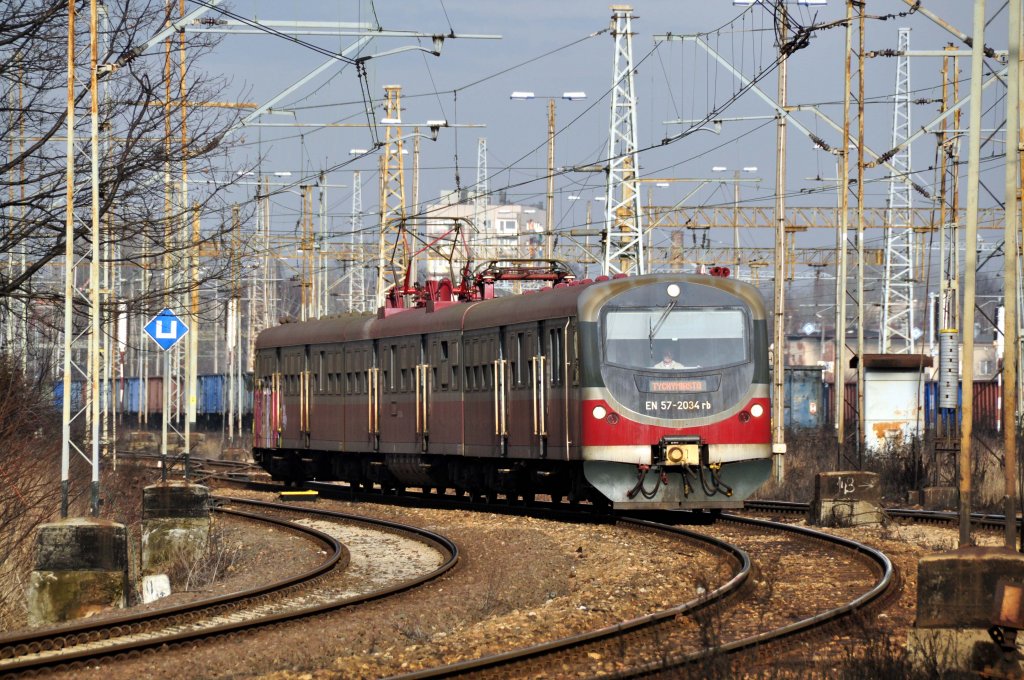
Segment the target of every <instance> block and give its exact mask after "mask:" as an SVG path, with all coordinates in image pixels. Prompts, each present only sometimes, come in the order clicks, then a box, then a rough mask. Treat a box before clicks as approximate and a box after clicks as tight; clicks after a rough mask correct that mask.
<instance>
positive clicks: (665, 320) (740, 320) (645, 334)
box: [603, 307, 747, 370]
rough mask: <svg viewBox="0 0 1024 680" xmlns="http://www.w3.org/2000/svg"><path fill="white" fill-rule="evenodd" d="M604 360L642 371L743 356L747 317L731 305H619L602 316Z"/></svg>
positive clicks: (696, 366) (710, 364) (703, 365)
mask: <svg viewBox="0 0 1024 680" xmlns="http://www.w3.org/2000/svg"><path fill="white" fill-rule="evenodd" d="M603 325H604V329H603V335H604V352H605V359H606V361H608V363H612V364H617V365H619V366H625V367H628V368H640V369H648V370H652V369H653V370H658V369H662V370H706V369H709V368H719V367H722V366H729V365H731V364H737V363H742V362H744V361H746V360H747V319H746V315H745V314H744V312H743V310H742V309H739V308H735V307H683V308H679V307H676V308H673V307H666V308H664V309H629V310H624V309H619V310H611V311H609V312H608V313H607V314H606V315H605V318H604V324H603Z"/></svg>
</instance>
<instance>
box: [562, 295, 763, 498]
mask: <svg viewBox="0 0 1024 680" xmlns="http://www.w3.org/2000/svg"><path fill="white" fill-rule="evenodd" d="M589 292H590V295H588V296H586V297H584V298H583V299H581V304H580V319H581V322H580V327H581V342H582V343H583V345H584V346H585V350H584V351H583V352H582V354H583V356H584V357H586V358H588V360H586V361H584V364H583V383H584V388H583V395H582V397H583V398H582V401H581V417H582V421H583V431H582V444H583V446H582V457H583V460H584V463H583V467H584V474H585V476H586V478H587V481H588V482H589V483H590V484H591V485H592V486H594V487H595V488H596V489H597V490H598V491H600V492H601V493H602V494H603V495H604V496H605V497H607V498H608V499H609V500H610V501H611V502H612V503H613V506H614V507H615V508H647V509H671V508H681V509H723V508H735V507H741V506H742V502H743V500H744V499H745V498H746V497H748V496H749V495H750V494H751V493H753V492H754V491H755V490H756V489H757V488H758V487H759V486H760V485H761V484H762V483H763V482H764V481H765V480H766V479H767V478H768V476H769V474H770V470H771V461H770V458H771V425H770V410H769V398H768V357H767V332H766V324H765V319H764V310H763V303H762V302H761V299H760V294H759V293H758V292H757V291H756V289H754V288H753V287H751V286H748V285H746V284H742V283H738V282H735V281H725V280H722V279H715V278H712V277H705V276H686V275H657V276H652V277H645V278H643V279H640V278H632V279H623V280H620V281H617V282H614V283H613V284H611V285H608V286H604V287H602V288H601V289H597V288H596V287H595V289H592V290H591V291H589Z"/></svg>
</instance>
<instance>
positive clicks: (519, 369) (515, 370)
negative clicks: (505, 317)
mask: <svg viewBox="0 0 1024 680" xmlns="http://www.w3.org/2000/svg"><path fill="white" fill-rule="evenodd" d="M525 339H526V334H525V333H516V348H515V354H514V355H513V359H512V376H513V379H514V380H515V383H516V385H522V384H523V383H524V380H523V363H524V360H525V359H526V356H525V354H526V343H525V342H524V340H525Z"/></svg>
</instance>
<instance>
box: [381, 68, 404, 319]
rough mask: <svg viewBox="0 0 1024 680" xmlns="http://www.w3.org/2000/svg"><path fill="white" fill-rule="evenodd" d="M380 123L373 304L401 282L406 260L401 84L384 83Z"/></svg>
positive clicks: (385, 297) (385, 296)
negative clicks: (383, 129)
mask: <svg viewBox="0 0 1024 680" xmlns="http://www.w3.org/2000/svg"><path fill="white" fill-rule="evenodd" d="M384 91H385V92H386V93H387V99H386V100H385V102H384V120H383V123H384V125H386V126H387V135H386V137H385V141H384V155H383V156H381V173H380V245H379V248H378V250H377V307H383V306H384V301H385V300H386V299H387V296H388V293H389V292H390V291H391V289H393V288H395V287H396V286H401V285H402V283H403V280H402V279H403V277H404V276H405V271H406V268H407V265H408V263H409V235H408V233H407V232H406V230H405V219H406V215H405V162H404V161H403V159H402V86H401V85H385V86H384Z"/></svg>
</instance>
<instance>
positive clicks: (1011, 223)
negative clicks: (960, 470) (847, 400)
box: [1003, 0, 1022, 550]
mask: <svg viewBox="0 0 1024 680" xmlns="http://www.w3.org/2000/svg"><path fill="white" fill-rule="evenodd" d="M1009 24H1010V26H1009V33H1010V39H1009V43H1008V47H1009V52H1010V54H1009V64H1008V66H1009V70H1008V73H1007V78H1006V80H1007V94H1006V191H1005V194H1004V198H1005V201H1006V204H1005V210H1004V212H1005V216H1006V218H1005V223H1004V224H1005V231H1004V234H1003V243H1004V245H1003V253H1004V266H1003V277H1004V279H1003V284H1004V285H1003V304H1004V305H1005V309H1006V312H1005V314H1006V315H1005V317H1004V323H1003V328H1004V333H1005V336H1004V338H1005V342H1004V347H1005V348H1006V350H1005V352H1004V354H1003V456H1004V468H1005V469H1004V472H1005V475H1006V486H1005V493H1004V496H1003V509H1004V512H1005V517H1006V525H1005V537H1004V538H1005V544H1006V547H1007V548H1009V549H1011V550H1016V549H1017V434H1018V431H1019V427H1018V419H1017V371H1018V365H1017V361H1018V358H1019V356H1018V352H1019V350H1020V343H1019V340H1018V334H1017V317H1018V310H1017V266H1018V263H1019V259H1020V241H1019V239H1018V234H1019V233H1020V228H1019V216H1018V213H1017V210H1018V208H1019V206H1018V203H1017V191H1018V187H1019V184H1018V175H1017V173H1018V171H1019V163H1020V110H1019V106H1020V75H1021V73H1020V65H1021V64H1020V58H1021V50H1020V47H1021V45H1020V43H1021V28H1022V25H1021V0H1009Z"/></svg>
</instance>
